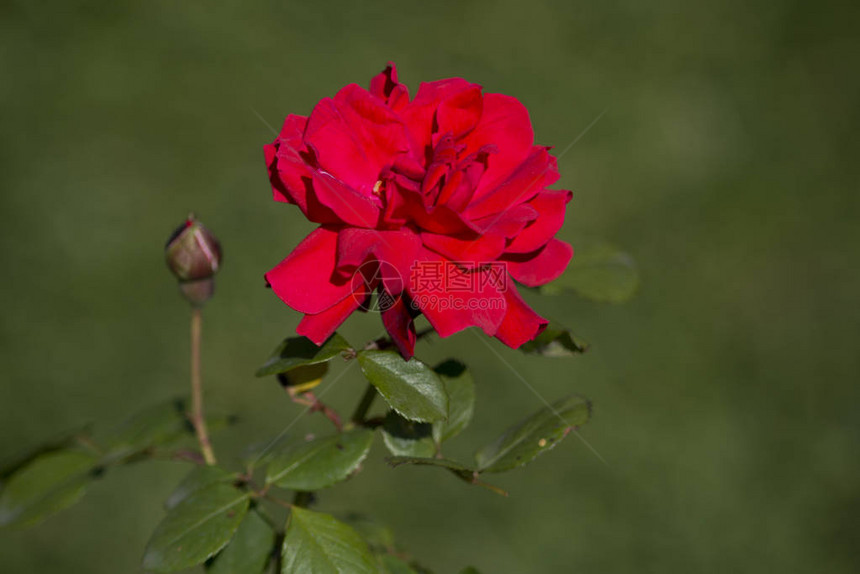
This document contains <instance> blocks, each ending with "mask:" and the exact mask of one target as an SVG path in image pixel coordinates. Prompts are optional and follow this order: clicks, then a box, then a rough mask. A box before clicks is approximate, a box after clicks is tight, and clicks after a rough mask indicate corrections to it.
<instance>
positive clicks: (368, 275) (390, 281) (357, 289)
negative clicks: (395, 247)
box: [352, 261, 403, 313]
mask: <svg viewBox="0 0 860 574" xmlns="http://www.w3.org/2000/svg"><path fill="white" fill-rule="evenodd" d="M385 285H388V286H398V287H399V289H397V290H398V291H401V292H402V289H403V277H401V275H400V272H399V271H398V270H397V268H396V267H395V266H394V265H392V264H391V263H387V262H385V261H367V262H365V263H362V264H361V265H359V266H358V268H357V269H356V270H355V273H353V274H352V297H353V299H355V300H356V301H357V302H358V306H359V308H360V309H362V310H364V311H374V312H376V313H382V312H383V311H387V310H389V309H391V308H392V307H394V305H396V304H397V302H398V301H399V300H400V297H401V293H398V294H397V295H393V294H391V293H389V292H388V291H387V290H386V289H384V288H383V287H384V286H385ZM374 291H376V296H374Z"/></svg>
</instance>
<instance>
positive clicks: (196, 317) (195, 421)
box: [191, 307, 215, 465]
mask: <svg viewBox="0 0 860 574" xmlns="http://www.w3.org/2000/svg"><path fill="white" fill-rule="evenodd" d="M202 325H203V316H202V314H201V311H200V307H194V308H193V309H192V310H191V424H192V425H193V426H194V432H195V434H196V435H197V441H198V442H199V443H200V451H201V452H202V453H203V460H205V461H206V464H208V465H213V464H215V453H214V452H212V443H211V442H209V431H208V430H207V429H206V419H204V418H203V382H202V380H201V377H200V333H201V330H202Z"/></svg>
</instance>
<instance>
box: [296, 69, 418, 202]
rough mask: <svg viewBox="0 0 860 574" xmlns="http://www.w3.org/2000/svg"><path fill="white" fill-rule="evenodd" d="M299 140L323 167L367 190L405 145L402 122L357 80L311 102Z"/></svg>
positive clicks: (339, 177)
mask: <svg viewBox="0 0 860 574" xmlns="http://www.w3.org/2000/svg"><path fill="white" fill-rule="evenodd" d="M304 140H305V143H306V144H307V145H308V146H309V147H311V148H312V149H313V150H314V152H315V154H316V157H317V160H318V161H319V164H320V166H321V167H322V168H323V169H324V170H325V171H327V172H329V173H331V174H333V175H334V176H336V177H337V179H339V180H341V181H342V182H344V183H346V184H347V185H349V186H350V187H352V188H353V189H355V190H356V191H358V192H359V193H362V194H365V195H368V196H370V194H371V192H372V189H373V187H374V185H375V184H376V182H377V181H378V180H379V176H380V173H381V171H382V168H383V167H385V166H387V165H390V164H391V163H393V162H394V158H395V156H396V155H397V154H399V153H402V152H404V151H408V150H409V140H408V138H407V135H406V131H405V127H404V125H403V124H402V123H401V121H400V119H399V118H398V117H397V115H396V114H394V112H393V111H392V110H390V109H389V108H388V107H387V106H386V105H385V104H384V103H383V102H381V101H380V100H379V99H378V98H375V97H373V96H372V95H371V94H370V93H369V92H367V91H366V90H364V89H363V88H361V87H360V86H358V85H356V84H350V85H348V86H346V87H345V88H343V89H342V90H341V91H340V92H338V93H337V95H336V96H335V97H334V99H332V98H326V99H324V100H322V101H320V102H319V103H318V104H317V105H316V107H315V108H314V109H313V112H311V116H310V118H309V119H308V125H307V128H306V129H305V137H304Z"/></svg>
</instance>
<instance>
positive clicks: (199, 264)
mask: <svg viewBox="0 0 860 574" xmlns="http://www.w3.org/2000/svg"><path fill="white" fill-rule="evenodd" d="M164 254H165V257H166V259H167V266H168V267H170V270H171V271H173V274H174V275H176V278H177V279H179V288H180V290H181V291H182V294H183V295H184V296H185V298H186V299H188V301H189V302H190V303H191V304H192V305H195V306H200V305H203V303H205V302H206V301H208V300H209V298H210V297H212V294H213V293H214V291H215V281H214V279H213V277H214V275H215V273H217V272H218V269H219V268H220V266H221V245H220V244H219V243H218V240H217V239H215V236H214V235H212V233H211V232H210V231H209V230H208V229H206V228H205V227H203V224H202V223H200V222H199V221H197V220H196V219H195V218H194V214H191V215H189V216H188V219H186V220H185V222H184V223H183V224H182V225H180V226H179V227H177V228H176V230H175V231H174V232H173V233H172V234H171V235H170V239H168V240H167V245H165V247H164Z"/></svg>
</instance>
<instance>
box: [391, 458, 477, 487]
mask: <svg viewBox="0 0 860 574" xmlns="http://www.w3.org/2000/svg"><path fill="white" fill-rule="evenodd" d="M386 460H387V461H388V464H390V465H391V466H392V467H395V468H396V467H398V466H401V465H404V464H415V465H418V466H435V467H439V468H444V469H446V470H448V471H450V472H451V473H453V474H454V475H455V476H457V477H458V478H461V479H463V480H465V481H466V482H472V480H473V479H474V478H475V476H476V474H477V470H475V469H474V468H469V467H467V466H465V465H463V464H461V463H459V462H457V461H454V460H450V459H447V458H426V457H417V456H391V457H388V458H387V459H386Z"/></svg>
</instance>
